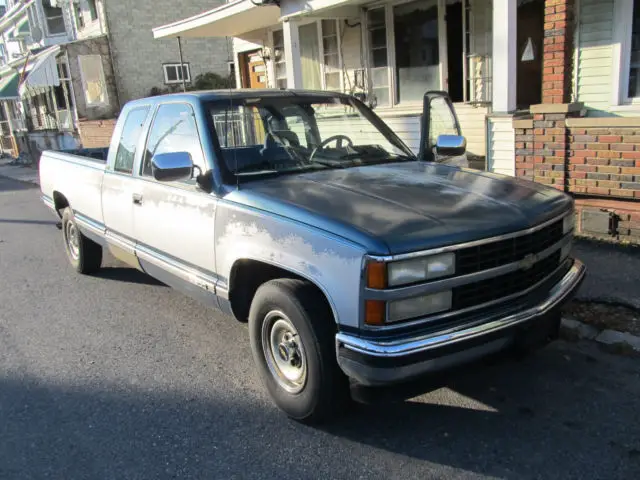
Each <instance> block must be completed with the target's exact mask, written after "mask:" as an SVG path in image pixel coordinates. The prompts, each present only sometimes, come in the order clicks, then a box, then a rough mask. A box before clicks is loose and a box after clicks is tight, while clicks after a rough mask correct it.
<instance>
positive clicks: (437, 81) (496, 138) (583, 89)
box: [154, 0, 640, 242]
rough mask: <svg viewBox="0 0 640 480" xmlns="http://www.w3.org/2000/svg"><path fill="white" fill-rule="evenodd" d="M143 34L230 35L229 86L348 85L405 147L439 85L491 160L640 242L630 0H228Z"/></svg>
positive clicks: (638, 121) (582, 225)
mask: <svg viewBox="0 0 640 480" xmlns="http://www.w3.org/2000/svg"><path fill="white" fill-rule="evenodd" d="M154 36H155V37H156V38H159V39H165V40H166V39H168V38H173V37H178V36H180V37H182V38H183V39H184V38H191V37H224V36H230V37H234V60H235V62H236V66H237V69H236V76H237V79H238V82H239V84H240V85H242V86H244V87H251V88H253V87H273V88H276V87H289V88H292V87H293V88H321V89H336V90H342V91H346V92H350V93H353V94H358V95H360V96H361V97H362V98H364V99H365V100H366V101H368V102H369V103H372V104H375V105H376V111H377V113H378V114H379V115H380V116H381V117H382V118H383V119H384V120H385V121H386V122H387V123H388V124H389V125H390V126H391V127H392V128H393V129H394V130H395V131H396V132H398V134H399V135H400V137H401V138H403V140H405V142H406V143H407V144H408V145H409V146H410V147H411V148H412V149H413V150H415V151H417V150H418V148H419V138H420V135H419V115H420V113H421V109H422V105H421V99H422V95H423V94H424V92H425V91H427V90H433V89H443V90H448V91H449V94H450V96H451V97H452V99H453V101H454V102H455V107H456V110H457V112H458V115H459V117H460V123H461V126H462V129H463V132H464V134H465V135H466V136H467V138H468V148H469V152H470V153H471V154H472V155H477V156H480V157H486V168H487V169H488V170H490V171H494V172H498V173H504V174H508V175H516V176H520V177H523V178H527V179H531V180H535V181H539V182H542V183H546V184H549V185H553V186H554V187H556V188H558V189H561V190H564V191H566V192H569V193H571V194H573V195H574V196H575V198H576V205H577V210H578V213H579V216H578V223H577V225H578V226H577V228H578V230H579V231H581V232H583V233H586V234H590V235H595V236H598V237H606V238H610V237H614V238H618V239H621V240H623V239H627V240H630V241H636V242H639V241H640V0H408V1H405V0H382V1H371V2H368V1H367V0H364V1H363V0H279V1H275V0H262V2H260V1H258V0H235V1H232V2H230V3H227V4H225V5H222V6H220V7H218V8H215V9H213V10H209V11H205V12H202V13H200V14H199V15H196V16H194V17H189V18H185V19H184V20H180V21H177V22H174V23H171V24H167V25H163V26H159V27H156V28H155V29H154Z"/></svg>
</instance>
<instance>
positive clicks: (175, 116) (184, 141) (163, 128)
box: [142, 103, 207, 176]
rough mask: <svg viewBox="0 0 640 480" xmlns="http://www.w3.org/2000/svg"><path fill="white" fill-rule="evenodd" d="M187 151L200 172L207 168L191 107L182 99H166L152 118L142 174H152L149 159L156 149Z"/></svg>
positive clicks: (157, 150) (161, 150) (159, 150)
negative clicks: (165, 102)
mask: <svg viewBox="0 0 640 480" xmlns="http://www.w3.org/2000/svg"><path fill="white" fill-rule="evenodd" d="M171 152H188V153H189V154H190V155H191V160H192V161H193V164H194V165H196V166H198V167H200V169H201V170H202V172H206V171H207V168H206V165H205V161H204V154H203V153H202V145H201V144H200V136H199V135H198V128H197V126H196V120H195V118H194V115H193V109H192V108H191V106H190V105H186V104H184V103H168V104H165V105H161V106H160V108H158V113H157V114H156V116H155V118H154V119H153V125H152V126H151V132H150V133H149V139H148V140H147V151H146V152H145V157H144V163H143V166H142V174H143V175H145V176H152V175H153V173H152V171H151V161H152V159H153V156H154V155H156V154H159V153H171Z"/></svg>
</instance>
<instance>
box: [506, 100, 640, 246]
mask: <svg viewBox="0 0 640 480" xmlns="http://www.w3.org/2000/svg"><path fill="white" fill-rule="evenodd" d="M531 110H532V118H530V119H519V120H514V128H515V133H516V135H515V141H516V176H518V177H522V178H526V179H528V180H533V181H536V182H538V183H543V184H545V185H549V186H551V187H554V188H557V189H559V190H562V191H565V192H567V193H570V194H572V195H573V196H574V198H575V200H576V212H577V216H578V222H577V230H578V233H580V234H583V235H588V236H592V237H598V238H602V239H609V240H611V239H613V240H616V241H621V242H629V243H640V118H581V117H582V115H583V114H584V111H583V110H582V105H580V104H564V105H562V104H561V105H558V104H556V105H535V106H533V107H531ZM589 219H590V220H589Z"/></svg>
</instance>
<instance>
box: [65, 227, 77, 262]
mask: <svg viewBox="0 0 640 480" xmlns="http://www.w3.org/2000/svg"><path fill="white" fill-rule="evenodd" d="M65 237H66V238H65V240H66V243H67V249H68V250H69V254H71V257H73V259H74V260H77V259H78V258H79V257H80V232H79V231H78V229H77V227H76V226H75V224H74V223H73V222H67V225H66V226H65Z"/></svg>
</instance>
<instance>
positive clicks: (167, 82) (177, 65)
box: [162, 62, 191, 85]
mask: <svg viewBox="0 0 640 480" xmlns="http://www.w3.org/2000/svg"><path fill="white" fill-rule="evenodd" d="M180 66H181V64H180V62H178V63H164V64H162V73H163V74H164V83H165V85H176V84H181V83H182V78H180V77H181V76H182V75H181V74H180V75H178V72H180V71H181V69H180ZM182 67H183V68H185V69H186V70H187V78H185V79H184V81H185V83H191V65H189V63H187V62H184V63H183V64H182ZM167 68H175V69H176V77H177V78H178V79H177V80H169V76H168V75H167Z"/></svg>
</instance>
